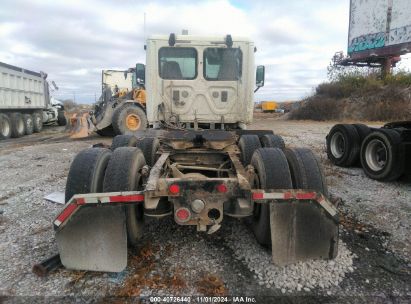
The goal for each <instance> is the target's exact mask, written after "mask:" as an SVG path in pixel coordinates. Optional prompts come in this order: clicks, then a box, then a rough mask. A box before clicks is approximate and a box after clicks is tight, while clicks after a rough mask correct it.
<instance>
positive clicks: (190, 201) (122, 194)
mask: <svg viewBox="0 0 411 304" xmlns="http://www.w3.org/2000/svg"><path fill="white" fill-rule="evenodd" d="M254 53H255V47H254V43H253V42H252V41H250V40H248V39H245V38H240V37H235V38H234V37H231V35H227V36H225V37H223V36H213V37H202V36H188V35H182V36H176V35H174V34H171V35H170V36H153V37H151V38H149V39H148V41H147V73H146V74H147V75H146V79H147V80H146V83H147V88H148V99H147V106H146V109H147V117H148V124H149V126H150V127H149V128H148V129H147V130H139V131H137V132H136V133H135V135H119V136H116V137H114V139H113V143H112V145H111V148H110V149H107V148H97V147H95V148H89V149H86V150H83V151H81V152H80V153H79V154H78V155H77V156H76V157H75V158H74V160H73V162H72V164H71V167H70V171H69V174H68V178H67V184H66V192H65V197H66V202H67V203H66V205H65V206H64V208H63V209H62V211H61V212H60V213H59V214H58V215H57V217H56V219H55V220H54V222H53V223H54V228H55V233H56V241H57V247H58V250H59V253H60V257H61V262H62V264H63V265H64V266H65V267H66V268H69V269H77V270H92V271H109V272H119V271H122V270H123V269H124V268H125V267H126V266H127V253H128V251H127V247H128V246H136V245H138V244H139V242H140V239H141V237H142V234H143V233H147V232H145V231H144V223H145V218H148V217H154V218H156V219H160V218H165V217H172V218H173V219H174V221H175V222H176V223H177V224H178V225H183V226H188V225H191V226H195V227H196V228H197V231H198V232H199V233H208V234H212V233H214V232H216V231H217V230H218V229H219V228H220V227H221V225H224V224H226V221H224V219H226V218H227V217H234V218H237V219H243V221H244V224H247V225H249V226H250V229H251V230H252V231H253V232H254V235H255V238H256V240H257V241H258V242H259V243H260V244H261V245H262V246H265V247H268V248H270V249H271V251H272V260H273V263H275V264H277V265H286V264H290V263H296V262H298V261H304V260H309V259H333V258H334V257H336V255H337V251H338V231H339V226H338V211H337V209H336V207H335V206H334V205H333V204H332V203H331V202H330V201H329V199H328V190H327V186H326V183H325V178H324V176H323V173H322V170H321V167H320V164H319V161H318V160H317V158H316V157H315V155H314V154H313V152H311V150H309V149H305V148H286V147H284V143H283V141H282V139H281V137H280V136H278V135H276V134H273V132H272V131H271V130H247V125H248V124H249V123H251V121H252V115H253V105H254V100H253V91H255V90H254V87H255V86H256V87H257V89H258V88H259V87H262V86H263V85H264V73H265V72H264V67H263V66H258V67H257V70H256V69H255V66H254ZM126 120H127V119H126ZM128 123H129V124H130V125H132V126H135V121H133V119H131V118H130V122H128ZM190 254H192V253H190Z"/></svg>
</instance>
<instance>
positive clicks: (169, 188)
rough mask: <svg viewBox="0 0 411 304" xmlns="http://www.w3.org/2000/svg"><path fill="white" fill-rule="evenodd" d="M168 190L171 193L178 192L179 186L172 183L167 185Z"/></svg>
mask: <svg viewBox="0 0 411 304" xmlns="http://www.w3.org/2000/svg"><path fill="white" fill-rule="evenodd" d="M168 192H170V193H171V194H179V193H180V186H179V185H177V184H172V185H170V186H169V187H168Z"/></svg>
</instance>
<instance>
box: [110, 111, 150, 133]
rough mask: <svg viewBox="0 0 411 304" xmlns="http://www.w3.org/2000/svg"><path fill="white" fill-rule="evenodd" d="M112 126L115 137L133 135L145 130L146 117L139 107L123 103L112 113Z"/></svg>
mask: <svg viewBox="0 0 411 304" xmlns="http://www.w3.org/2000/svg"><path fill="white" fill-rule="evenodd" d="M112 124H113V129H114V133H115V134H116V135H121V134H130V135H133V134H135V133H136V132H137V131H139V130H144V129H146V128H147V116H146V113H145V112H144V110H143V109H142V108H140V107H139V106H137V105H135V104H133V103H125V104H124V105H122V106H120V107H119V108H117V109H116V110H115V111H114V113H113V119H112Z"/></svg>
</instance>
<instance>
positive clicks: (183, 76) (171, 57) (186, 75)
mask: <svg viewBox="0 0 411 304" xmlns="http://www.w3.org/2000/svg"><path fill="white" fill-rule="evenodd" d="M158 55H159V56H158V58H159V73H160V77H161V78H162V79H174V80H189V79H194V78H196V77H197V50H196V49H195V48H180V47H179V48H176V47H162V48H161V49H160V50H159V54H158Z"/></svg>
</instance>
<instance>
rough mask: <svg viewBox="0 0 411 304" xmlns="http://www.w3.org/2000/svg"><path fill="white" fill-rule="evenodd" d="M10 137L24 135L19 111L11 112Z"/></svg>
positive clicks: (21, 116)
mask: <svg viewBox="0 0 411 304" xmlns="http://www.w3.org/2000/svg"><path fill="white" fill-rule="evenodd" d="M10 121H11V137H14V138H18V137H22V136H24V121H23V115H21V113H11V114H10Z"/></svg>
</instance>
